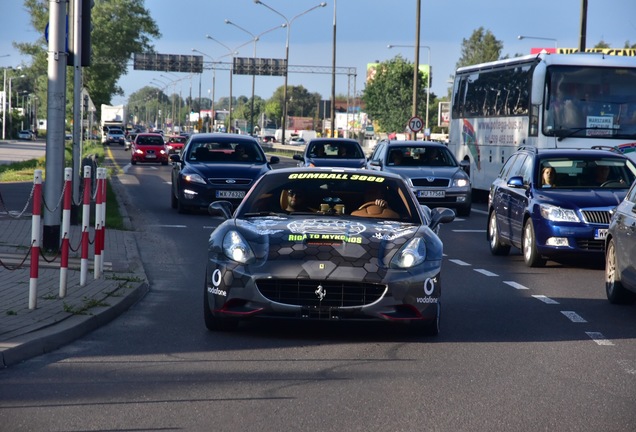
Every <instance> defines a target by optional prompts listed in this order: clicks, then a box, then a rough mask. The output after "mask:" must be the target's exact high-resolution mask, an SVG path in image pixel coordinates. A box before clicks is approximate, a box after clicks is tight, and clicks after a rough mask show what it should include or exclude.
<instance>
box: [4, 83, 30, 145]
mask: <svg viewBox="0 0 636 432" xmlns="http://www.w3.org/2000/svg"><path fill="white" fill-rule="evenodd" d="M24 77H26V75H25V74H22V75H18V76H14V77H9V108H8V111H9V136H11V128H12V127H13V115H12V114H11V111H12V109H11V93H12V92H11V82H12V81H13V80H14V79H16V78H24ZM5 97H6V96H5ZM2 127H3V128H4V123H3V124H2ZM3 131H4V129H3ZM2 139H4V132H3V135H2Z"/></svg>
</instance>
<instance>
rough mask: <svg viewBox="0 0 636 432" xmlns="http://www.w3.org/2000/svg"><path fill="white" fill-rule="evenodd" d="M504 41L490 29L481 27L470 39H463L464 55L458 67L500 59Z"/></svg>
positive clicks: (458, 62)
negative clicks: (496, 36)
mask: <svg viewBox="0 0 636 432" xmlns="http://www.w3.org/2000/svg"><path fill="white" fill-rule="evenodd" d="M502 49H503V42H501V41H500V40H497V39H496V38H495V36H494V35H493V34H492V32H491V31H490V30H484V28H483V27H479V28H478V29H477V30H475V31H473V34H472V35H471V36H470V38H469V39H462V55H461V57H460V58H459V60H458V61H457V65H456V67H457V68H460V67H462V66H470V65H474V64H479V63H485V62H489V61H495V60H499V59H500V58H501V57H500V56H501V50H502Z"/></svg>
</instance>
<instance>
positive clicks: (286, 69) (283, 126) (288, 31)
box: [254, 0, 333, 144]
mask: <svg viewBox="0 0 636 432" xmlns="http://www.w3.org/2000/svg"><path fill="white" fill-rule="evenodd" d="M254 3H256V4H260V5H263V6H265V7H266V8H267V9H269V10H271V11H272V12H274V13H275V14H276V15H278V16H280V17H281V18H282V19H284V20H285V24H287V37H286V38H285V84H284V87H283V120H282V122H281V129H282V138H281V139H282V143H283V144H285V122H286V117H287V76H288V75H289V33H290V31H291V24H292V22H294V20H295V19H296V18H299V17H301V16H303V15H305V14H306V13H309V12H311V11H312V10H314V9H318V8H321V7H325V6H327V3H325V2H322V3H320V4H317V5H316V6H313V7H311V8H309V9H307V10H306V11H304V12H301V13H299V14H298V15H296V16H294V17H292V18H291V19H288V18H287V17H286V16H285V15H283V14H282V13H280V12H278V11H277V10H276V9H274V8H273V7H271V6H269V5H267V4H265V3H263V2H262V1H261V0H254ZM332 109H333V107H332ZM332 127H333V126H332Z"/></svg>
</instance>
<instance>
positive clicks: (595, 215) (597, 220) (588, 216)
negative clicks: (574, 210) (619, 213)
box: [581, 210, 612, 225]
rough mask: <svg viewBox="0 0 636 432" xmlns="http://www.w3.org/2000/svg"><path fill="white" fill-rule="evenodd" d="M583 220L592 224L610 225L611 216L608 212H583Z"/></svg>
mask: <svg viewBox="0 0 636 432" xmlns="http://www.w3.org/2000/svg"><path fill="white" fill-rule="evenodd" d="M581 213H582V214H583V220H584V221H585V222H586V223H590V224H599V225H609V223H610V219H611V217H612V216H611V215H610V212H609V211H608V210H581Z"/></svg>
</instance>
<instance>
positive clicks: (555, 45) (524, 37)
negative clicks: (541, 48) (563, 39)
mask: <svg viewBox="0 0 636 432" xmlns="http://www.w3.org/2000/svg"><path fill="white" fill-rule="evenodd" d="M517 39H519V40H523V39H539V40H547V41H552V42H554V48H555V49H556V48H558V47H559V46H558V44H557V40H556V39H555V38H548V37H539V36H523V35H519V36H517Z"/></svg>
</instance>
